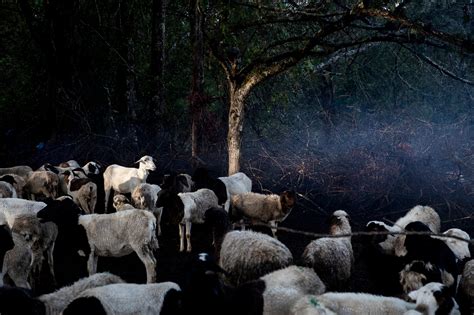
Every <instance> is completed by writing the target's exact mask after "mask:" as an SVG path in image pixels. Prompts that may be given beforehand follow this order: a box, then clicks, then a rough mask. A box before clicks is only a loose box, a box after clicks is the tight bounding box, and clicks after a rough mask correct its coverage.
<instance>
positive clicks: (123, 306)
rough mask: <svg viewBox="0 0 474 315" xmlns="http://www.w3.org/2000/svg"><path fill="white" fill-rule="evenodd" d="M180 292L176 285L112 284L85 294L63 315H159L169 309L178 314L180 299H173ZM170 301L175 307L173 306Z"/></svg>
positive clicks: (169, 283)
mask: <svg viewBox="0 0 474 315" xmlns="http://www.w3.org/2000/svg"><path fill="white" fill-rule="evenodd" d="M180 291H181V289H180V287H179V286H178V285H177V284H176V283H174V282H161V283H152V284H133V283H116V284H109V285H106V286H100V287H96V288H92V289H88V290H85V291H83V292H82V293H81V294H80V295H79V296H78V297H77V298H76V299H75V300H74V301H73V302H72V303H70V304H69V305H68V306H67V307H66V309H65V310H64V312H63V315H68V314H82V313H84V312H85V313H89V312H90V313H92V314H107V315H114V314H124V315H125V314H143V315H157V314H160V313H161V312H162V311H163V309H164V308H167V307H168V309H167V311H169V312H170V313H169V314H176V311H178V307H179V304H178V300H177V299H174V301H171V300H173V297H174V296H175V295H176V293H177V292H180ZM170 297H171V298H170ZM170 301H171V303H173V302H176V304H175V305H174V306H171V305H169V303H170ZM170 308H171V309H170ZM173 311H174V312H173ZM167 314H168V313H167Z"/></svg>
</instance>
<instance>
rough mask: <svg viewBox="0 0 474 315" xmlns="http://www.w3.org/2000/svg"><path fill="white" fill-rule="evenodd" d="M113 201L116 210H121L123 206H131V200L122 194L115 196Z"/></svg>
mask: <svg viewBox="0 0 474 315" xmlns="http://www.w3.org/2000/svg"><path fill="white" fill-rule="evenodd" d="M113 200H114V201H113V206H114V208H115V209H120V208H121V207H122V206H123V205H125V204H130V200H128V198H127V197H126V196H125V195H122V194H118V195H115V196H114V199H113Z"/></svg>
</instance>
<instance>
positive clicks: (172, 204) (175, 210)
mask: <svg viewBox="0 0 474 315" xmlns="http://www.w3.org/2000/svg"><path fill="white" fill-rule="evenodd" d="M155 205H156V207H157V208H161V207H163V210H162V212H161V222H162V223H164V224H179V223H180V222H181V220H182V219H183V216H184V204H183V201H182V200H181V198H179V196H178V194H176V193H175V192H172V191H170V190H168V189H162V190H160V191H159V192H158V194H157V198H156V204H155Z"/></svg>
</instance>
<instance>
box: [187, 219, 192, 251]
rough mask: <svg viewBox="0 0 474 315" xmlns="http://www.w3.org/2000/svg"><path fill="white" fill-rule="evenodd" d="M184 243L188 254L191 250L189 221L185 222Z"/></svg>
mask: <svg viewBox="0 0 474 315" xmlns="http://www.w3.org/2000/svg"><path fill="white" fill-rule="evenodd" d="M186 243H187V244H186V245H187V248H186V251H187V252H188V253H190V252H191V249H192V248H191V222H189V221H186Z"/></svg>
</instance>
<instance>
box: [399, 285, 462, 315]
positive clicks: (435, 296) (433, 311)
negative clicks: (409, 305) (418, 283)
mask: <svg viewBox="0 0 474 315" xmlns="http://www.w3.org/2000/svg"><path fill="white" fill-rule="evenodd" d="M408 296H409V297H410V298H411V299H412V300H414V301H416V310H417V311H419V312H420V313H419V314H423V315H425V314H426V315H440V314H446V315H460V314H461V313H460V312H459V306H458V304H457V303H456V301H455V300H454V298H453V297H452V296H451V293H450V290H449V288H447V287H446V286H445V285H443V284H441V283H438V282H430V283H427V284H426V285H424V286H423V287H421V288H419V289H418V290H415V291H411V292H410V293H409V294H408Z"/></svg>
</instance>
